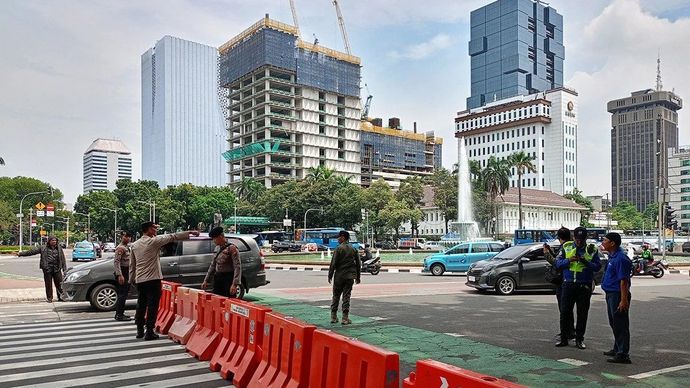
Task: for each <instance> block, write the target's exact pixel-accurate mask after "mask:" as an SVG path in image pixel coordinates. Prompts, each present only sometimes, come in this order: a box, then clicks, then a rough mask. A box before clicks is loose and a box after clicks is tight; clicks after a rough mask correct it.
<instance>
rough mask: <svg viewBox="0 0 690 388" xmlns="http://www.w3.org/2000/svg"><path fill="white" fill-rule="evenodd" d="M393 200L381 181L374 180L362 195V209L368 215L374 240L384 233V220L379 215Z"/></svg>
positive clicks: (386, 184) (385, 184) (386, 185)
mask: <svg viewBox="0 0 690 388" xmlns="http://www.w3.org/2000/svg"><path fill="white" fill-rule="evenodd" d="M393 198H394V197H393V190H391V187H390V186H389V185H388V183H386V181H384V180H383V179H378V180H376V181H375V182H373V183H372V184H371V186H369V187H368V188H367V189H365V190H364V192H363V193H362V200H363V204H364V208H365V209H367V211H368V213H369V226H370V227H371V228H372V229H373V230H374V239H375V240H378V238H379V236H381V235H382V234H384V233H385V231H386V220H385V219H383V218H382V217H381V214H380V213H381V211H382V210H383V209H384V208H385V207H386V205H388V203H389V202H390V201H392V200H393Z"/></svg>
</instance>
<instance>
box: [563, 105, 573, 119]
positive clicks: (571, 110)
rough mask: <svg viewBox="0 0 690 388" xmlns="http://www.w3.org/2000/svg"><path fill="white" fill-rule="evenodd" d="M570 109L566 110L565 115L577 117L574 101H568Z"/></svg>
mask: <svg viewBox="0 0 690 388" xmlns="http://www.w3.org/2000/svg"><path fill="white" fill-rule="evenodd" d="M566 107H567V108H568V110H566V111H565V115H566V116H568V117H573V118H574V117H575V113H573V109H575V104H573V102H572V101H568V105H566Z"/></svg>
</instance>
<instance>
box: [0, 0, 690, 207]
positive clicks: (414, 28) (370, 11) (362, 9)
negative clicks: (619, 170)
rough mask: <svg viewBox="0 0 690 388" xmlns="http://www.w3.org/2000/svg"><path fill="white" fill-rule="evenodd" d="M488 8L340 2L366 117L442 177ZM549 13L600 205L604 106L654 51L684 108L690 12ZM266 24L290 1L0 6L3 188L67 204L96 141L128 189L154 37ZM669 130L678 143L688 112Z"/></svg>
mask: <svg viewBox="0 0 690 388" xmlns="http://www.w3.org/2000/svg"><path fill="white" fill-rule="evenodd" d="M295 3H296V6H297V14H298V17H299V24H300V29H301V31H302V37H303V38H304V39H305V40H309V41H311V40H312V39H313V38H314V37H317V38H318V39H319V44H320V45H322V46H326V47H330V48H334V49H339V50H343V48H344V45H343V43H342V38H341V35H340V30H339V28H338V22H337V19H336V13H335V10H334V8H333V6H332V4H331V3H332V2H331V1H330V0H295ZM488 3H490V1H487V0H463V1H458V0H428V1H418V0H341V1H340V5H341V9H342V12H343V16H344V19H345V23H346V28H347V32H348V35H349V38H350V43H351V47H352V51H353V54H355V55H358V56H359V57H361V59H362V66H363V68H362V87H363V91H362V94H363V95H364V96H366V94H367V93H371V94H372V95H373V96H374V97H373V102H372V107H371V112H370V116H373V117H382V118H384V123H385V122H387V120H386V119H387V118H389V117H400V118H401V120H402V126H403V128H405V129H411V128H412V123H413V122H417V125H418V128H419V130H420V131H431V130H433V131H434V132H435V133H436V134H437V135H440V136H442V137H444V138H445V144H444V149H443V164H444V166H446V167H451V166H452V164H453V163H455V162H456V161H457V146H456V144H457V143H456V141H455V140H454V139H453V137H454V125H453V120H454V118H455V117H456V114H457V112H458V111H461V110H464V109H465V99H466V98H467V97H468V95H469V87H470V74H469V65H470V63H469V56H468V54H467V41H468V40H469V14H470V11H471V10H473V9H476V8H479V7H481V6H483V5H486V4H488ZM549 3H550V6H552V7H554V8H555V9H556V10H557V11H558V12H559V13H561V14H562V15H563V17H564V44H565V47H566V59H565V74H564V80H565V84H566V86H569V87H571V88H574V89H576V90H577V91H578V93H579V107H578V109H579V136H578V147H579V154H578V171H579V173H578V181H579V187H580V189H581V190H583V191H584V192H585V194H587V195H605V194H606V193H607V192H610V187H611V177H610V156H609V155H610V154H609V153H610V128H611V123H610V115H609V114H608V113H607V112H606V102H607V101H609V100H612V99H616V98H622V97H626V96H629V95H630V92H632V91H636V90H641V89H646V88H652V87H654V85H655V79H656V59H657V53H658V52H660V53H661V58H662V65H661V71H662V78H663V85H664V88H665V89H667V90H672V89H675V91H676V93H678V94H679V95H680V96H681V97H686V98H690V60H688V59H689V57H688V53H690V0H654V1H643V0H581V1H568V0H551V1H550V2H549ZM266 13H269V14H270V17H271V18H273V19H277V20H279V21H282V22H286V23H292V15H291V13H290V8H289V1H288V0H251V1H248V0H207V1H201V0H165V1H164V0H150V1H128V0H123V1H115V0H111V1H71V0H55V1H48V0H44V1H31V0H21V1H20V0H17V1H13V0H3V1H1V2H0V53H2V54H0V157H3V158H4V160H5V162H6V165H5V166H0V175H2V176H17V175H24V176H32V177H35V178H38V179H41V180H44V181H47V182H49V183H51V184H52V185H53V186H55V187H57V188H59V189H61V190H62V191H63V193H64V194H65V201H66V202H68V203H70V202H71V203H73V202H74V201H75V200H76V198H77V196H78V195H79V194H81V193H82V156H83V152H84V151H85V150H86V148H87V147H88V146H89V145H90V144H91V142H92V141H93V140H95V139H96V138H98V137H103V138H116V139H120V140H122V141H124V142H125V144H126V145H127V146H128V147H129V148H130V150H131V151H132V153H133V159H134V178H135V179H139V178H140V176H141V157H140V152H141V68H140V64H141V59H140V58H141V54H142V53H143V52H144V51H146V50H148V49H149V48H151V47H152V46H153V45H154V44H155V42H156V41H157V40H158V39H160V38H161V37H163V36H164V35H172V36H176V37H180V38H183V39H188V40H191V41H195V42H199V43H204V44H209V45H212V46H220V45H221V44H223V43H225V42H226V41H227V40H229V39H230V38H232V37H233V36H235V35H236V34H238V33H239V32H241V31H242V30H244V29H246V28H247V27H249V26H250V25H252V24H253V23H254V22H256V21H258V20H259V19H261V18H262V17H263V16H264V14H266ZM365 84H366V85H367V87H368V92H367V89H366V88H364V85H365ZM679 121H680V143H681V144H689V143H690V134H689V133H688V131H687V129H686V128H687V127H688V125H690V109H689V108H685V109H683V110H681V111H680V112H679Z"/></svg>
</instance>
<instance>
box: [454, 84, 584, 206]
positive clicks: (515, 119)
mask: <svg viewBox="0 0 690 388" xmlns="http://www.w3.org/2000/svg"><path fill="white" fill-rule="evenodd" d="M577 98H578V94H577V92H575V91H574V90H571V89H567V88H558V89H554V90H549V91H548V92H545V93H538V94H535V95H530V96H520V97H513V98H508V99H504V100H501V101H497V102H493V103H490V104H487V105H485V106H483V107H481V108H478V109H473V110H466V111H463V112H459V113H458V117H457V118H456V119H455V136H456V137H458V138H459V139H458V140H459V141H463V140H464V141H465V145H466V148H467V153H468V157H469V159H470V160H476V161H478V162H479V163H480V165H481V167H482V168H484V167H486V164H487V162H488V160H489V158H490V157H492V156H494V157H497V158H499V159H506V158H508V157H509V156H510V155H511V154H513V153H515V152H519V151H523V152H525V153H526V154H528V155H529V156H532V157H533V164H534V166H535V167H536V172H533V173H532V172H527V173H526V174H524V175H523V176H522V182H521V183H522V187H524V188H529V189H537V190H548V191H552V192H554V193H556V194H559V195H564V194H567V193H570V192H572V191H573V189H574V188H576V187H577V131H578V109H577V107H578V103H577ZM517 180H518V176H517V171H515V168H513V169H512V176H511V177H510V183H511V187H517V184H518V182H517Z"/></svg>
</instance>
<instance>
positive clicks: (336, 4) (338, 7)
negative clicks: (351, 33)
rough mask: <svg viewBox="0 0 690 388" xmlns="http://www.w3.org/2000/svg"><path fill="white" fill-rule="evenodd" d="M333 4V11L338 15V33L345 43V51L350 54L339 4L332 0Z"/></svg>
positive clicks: (336, 0) (348, 41)
mask: <svg viewBox="0 0 690 388" xmlns="http://www.w3.org/2000/svg"><path fill="white" fill-rule="evenodd" d="M333 5H334V6H335V12H336V14H337V15H338V24H339V25H340V33H341V34H342V35H343V43H345V52H347V53H348V54H350V55H351V54H352V51H351V50H350V40H349V39H348V38H347V31H345V19H343V13H342V12H340V5H338V0H333Z"/></svg>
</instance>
